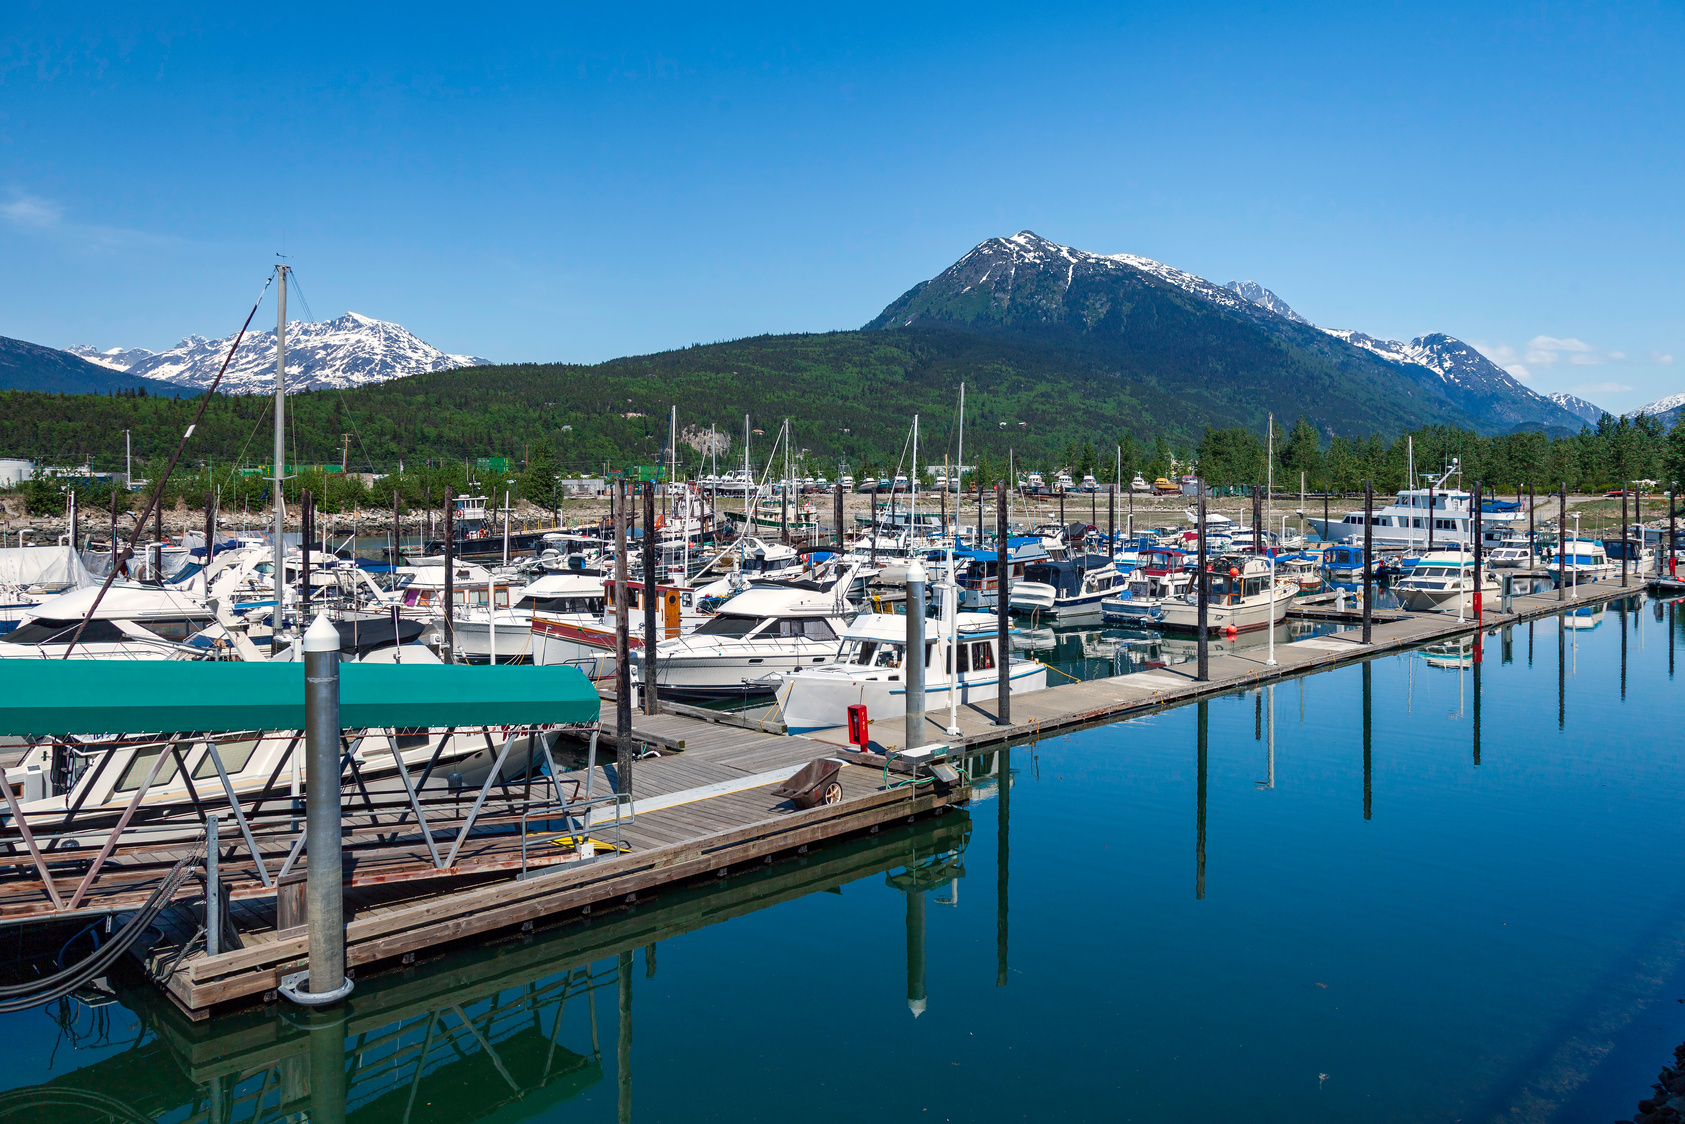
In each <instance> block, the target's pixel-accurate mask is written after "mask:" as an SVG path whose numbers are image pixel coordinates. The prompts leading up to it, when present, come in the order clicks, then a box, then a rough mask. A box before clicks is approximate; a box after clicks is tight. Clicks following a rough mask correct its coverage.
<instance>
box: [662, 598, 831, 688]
mask: <svg viewBox="0 0 1685 1124" xmlns="http://www.w3.org/2000/svg"><path fill="white" fill-rule="evenodd" d="M853 581H854V575H853V571H852V569H851V570H850V571H849V572H848V573H846V574H844V575H842V576H841V577H839V578H838V579H837V580H836V582H835V583H834V584H833V585H832V586H831V588H829V589H826V588H823V587H820V586H818V585H814V586H813V587H811V588H803V587H802V586H798V585H796V584H794V583H787V584H777V585H770V584H769V585H755V586H751V587H750V588H749V589H747V590H745V591H744V592H742V593H740V594H738V595H737V596H736V597H733V598H732V599H731V600H730V601H727V602H726V603H725V604H723V605H721V606H720V608H719V611H718V612H716V613H715V614H714V615H713V616H712V617H710V618H709V619H708V620H706V621H704V622H703V623H702V624H701V625H700V626H698V627H697V629H696V630H695V631H694V632H691V633H689V634H688V635H684V636H675V637H671V638H662V639H659V640H657V641H656V645H655V681H656V684H657V685H658V687H659V688H660V690H661V691H662V692H665V693H671V694H675V695H686V696H740V695H748V694H764V693H767V692H770V691H772V690H773V689H775V688H776V687H777V686H778V676H777V673H779V672H785V671H792V670H794V669H796V668H798V667H800V668H806V667H811V666H814V665H818V664H823V663H830V662H832V661H834V660H835V659H837V656H838V653H837V641H838V638H839V636H840V634H841V633H842V631H843V629H844V628H845V627H846V626H845V623H844V617H845V616H846V615H847V614H848V613H850V612H852V611H853V605H852V603H851V602H850V601H849V600H848V596H847V593H848V588H849V586H851V585H852V584H853ZM804 584H805V583H804ZM643 674H644V656H643V645H641V644H640V645H638V654H636V655H634V656H633V658H632V678H633V681H634V682H637V681H640V680H641V678H642V676H643Z"/></svg>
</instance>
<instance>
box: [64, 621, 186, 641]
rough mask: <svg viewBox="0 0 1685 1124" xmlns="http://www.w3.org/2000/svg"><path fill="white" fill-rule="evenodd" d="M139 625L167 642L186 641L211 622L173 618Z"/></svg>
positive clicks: (144, 622)
mask: <svg viewBox="0 0 1685 1124" xmlns="http://www.w3.org/2000/svg"><path fill="white" fill-rule="evenodd" d="M139 623H140V625H141V627H142V628H145V629H146V630H147V631H148V632H156V633H157V634H158V635H159V636H162V637H163V638H164V639H165V640H175V641H184V640H186V639H187V638H188V637H190V636H194V635H197V634H198V633H200V632H203V631H204V630H205V628H206V626H208V625H209V624H210V623H211V622H210V621H209V620H207V619H204V618H194V617H173V618H171V619H169V620H155V621H141V622H139ZM84 635H85V634H84Z"/></svg>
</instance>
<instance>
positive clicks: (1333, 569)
mask: <svg viewBox="0 0 1685 1124" xmlns="http://www.w3.org/2000/svg"><path fill="white" fill-rule="evenodd" d="M1322 570H1323V572H1324V573H1325V574H1327V575H1328V580H1329V581H1331V582H1355V581H1362V580H1363V548H1362V547H1361V546H1347V545H1345V544H1334V545H1331V546H1326V547H1324V548H1323V550H1322Z"/></svg>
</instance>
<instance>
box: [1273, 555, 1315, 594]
mask: <svg viewBox="0 0 1685 1124" xmlns="http://www.w3.org/2000/svg"><path fill="white" fill-rule="evenodd" d="M1275 568H1276V573H1277V574H1279V575H1280V576H1281V580H1282V581H1290V582H1292V583H1294V584H1295V585H1297V586H1298V587H1299V590H1300V591H1301V592H1303V593H1315V592H1316V591H1317V590H1319V589H1321V588H1322V555H1320V554H1278V555H1276V559H1275Z"/></svg>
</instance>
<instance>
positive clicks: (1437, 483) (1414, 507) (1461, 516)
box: [1307, 461, 1526, 552]
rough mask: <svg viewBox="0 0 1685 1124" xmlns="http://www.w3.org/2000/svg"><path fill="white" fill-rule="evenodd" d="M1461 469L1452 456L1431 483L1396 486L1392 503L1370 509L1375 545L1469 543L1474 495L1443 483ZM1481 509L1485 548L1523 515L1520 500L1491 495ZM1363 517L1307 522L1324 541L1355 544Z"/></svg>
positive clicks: (1411, 547)
mask: <svg viewBox="0 0 1685 1124" xmlns="http://www.w3.org/2000/svg"><path fill="white" fill-rule="evenodd" d="M1461 471H1462V470H1461V468H1460V467H1459V465H1458V463H1457V462H1456V461H1453V462H1452V463H1451V466H1450V467H1449V468H1447V469H1446V470H1445V471H1444V472H1442V473H1440V474H1439V476H1438V477H1437V478H1434V477H1429V479H1431V480H1433V481H1434V485H1433V487H1431V488H1403V489H1400V490H1399V492H1398V494H1397V495H1396V496H1395V497H1394V499H1393V502H1392V503H1390V504H1388V505H1387V506H1386V507H1383V508H1381V509H1380V510H1379V511H1376V512H1375V513H1374V517H1373V519H1372V521H1371V524H1370V530H1371V536H1372V538H1371V541H1372V542H1373V544H1374V547H1375V549H1376V550H1377V551H1382V550H1404V551H1410V552H1416V551H1420V550H1425V549H1427V547H1428V546H1429V543H1430V541H1431V543H1432V545H1433V546H1435V547H1441V546H1443V547H1445V548H1447V549H1456V548H1457V547H1459V546H1464V547H1472V546H1473V544H1474V514H1475V513H1474V510H1473V507H1472V504H1473V501H1474V497H1473V495H1471V494H1470V493H1469V492H1466V491H1463V490H1462V489H1461V488H1446V487H1444V485H1445V482H1446V481H1447V480H1449V479H1450V478H1451V477H1453V476H1456V475H1458V474H1459V473H1460V472H1461ZM1430 505H1431V506H1430ZM1480 515H1481V544H1482V546H1483V547H1484V548H1488V549H1489V548H1491V547H1495V546H1500V545H1502V544H1503V543H1504V541H1505V540H1507V539H1510V538H1513V537H1514V536H1515V535H1516V534H1517V533H1518V531H1517V528H1519V527H1520V526H1521V525H1522V524H1523V523H1524V522H1525V521H1526V516H1525V515H1524V513H1523V512H1522V511H1521V509H1520V505H1518V504H1514V503H1510V502H1507V501H1504V500H1499V499H1496V498H1492V497H1487V498H1484V499H1483V500H1482V501H1481V513H1480ZM1363 519H1364V515H1363V512H1362V511H1349V512H1347V513H1346V514H1345V515H1344V516H1342V517H1341V518H1340V519H1338V520H1336V519H1332V518H1330V519H1326V520H1324V519H1315V518H1309V517H1307V522H1309V523H1310V525H1311V526H1312V527H1314V528H1316V532H1317V534H1318V535H1320V536H1322V538H1323V539H1324V540H1325V541H1328V542H1339V543H1350V544H1356V543H1361V542H1362V541H1363V532H1364V524H1363Z"/></svg>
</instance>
